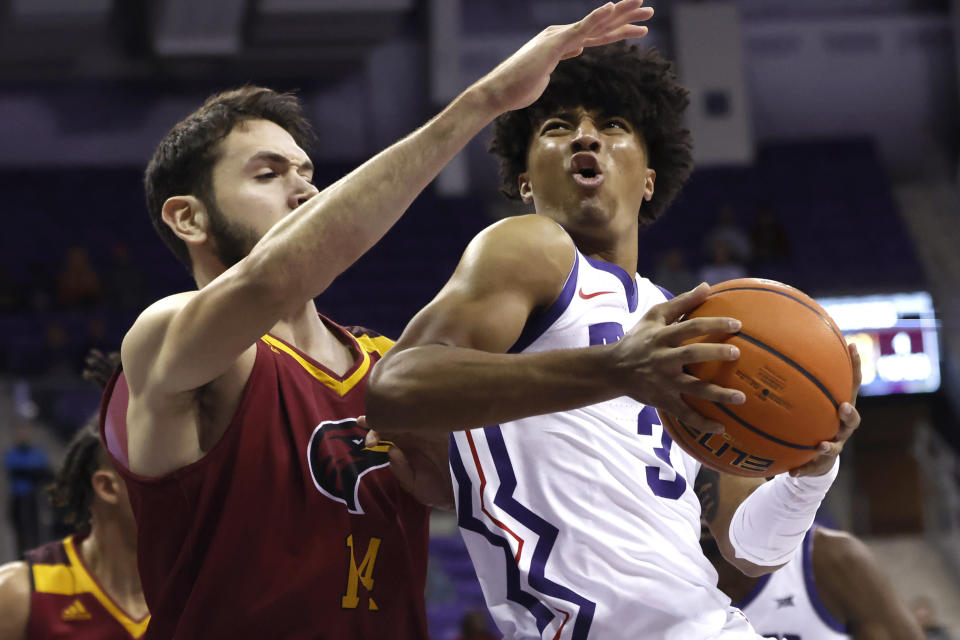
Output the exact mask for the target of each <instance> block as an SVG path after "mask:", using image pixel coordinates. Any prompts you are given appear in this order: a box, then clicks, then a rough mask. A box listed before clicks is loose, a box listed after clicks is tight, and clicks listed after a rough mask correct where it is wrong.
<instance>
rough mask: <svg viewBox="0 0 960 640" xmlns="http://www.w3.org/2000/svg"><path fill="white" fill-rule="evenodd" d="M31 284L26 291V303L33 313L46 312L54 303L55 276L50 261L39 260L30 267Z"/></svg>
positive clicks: (28, 284) (29, 283)
mask: <svg viewBox="0 0 960 640" xmlns="http://www.w3.org/2000/svg"><path fill="white" fill-rule="evenodd" d="M28 272H29V273H30V282H28V283H27V286H26V288H25V289H24V303H25V304H26V305H27V306H28V307H29V308H30V310H32V311H46V310H47V309H49V308H50V304H51V302H52V301H53V280H54V278H53V274H52V272H51V266H50V261H47V260H38V261H36V262H34V263H32V264H31V265H30V268H29V269H28Z"/></svg>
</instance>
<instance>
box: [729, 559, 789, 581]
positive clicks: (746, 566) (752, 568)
mask: <svg viewBox="0 0 960 640" xmlns="http://www.w3.org/2000/svg"><path fill="white" fill-rule="evenodd" d="M731 564H733V566H735V567H736V568H737V569H739V570H740V573H742V574H743V575H745V576H747V577H750V578H762V577H763V576H765V575H767V574H768V573H773V572H774V571H776V570H777V569H779V568H780V567H782V566H783V565H782V564H778V565H776V566H774V567H765V566H762V565H759V564H753V563H752V562H747V561H746V560H739V559H738V560H737V562H734V563H731Z"/></svg>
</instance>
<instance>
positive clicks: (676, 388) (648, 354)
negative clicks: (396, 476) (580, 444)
mask: <svg viewBox="0 0 960 640" xmlns="http://www.w3.org/2000/svg"><path fill="white" fill-rule="evenodd" d="M574 251H575V249H574V246H573V242H572V241H571V239H570V237H569V236H568V235H567V234H566V232H564V231H563V230H562V229H561V228H560V227H559V226H558V225H557V224H556V223H554V222H553V221H552V220H549V219H547V218H545V217H542V216H538V215H530V216H524V217H521V218H511V219H507V220H504V221H502V222H500V223H497V224H495V225H493V226H492V227H490V228H488V229H487V230H486V231H484V232H483V233H481V234H480V235H479V236H477V238H476V239H474V241H473V242H472V243H471V244H470V246H469V247H468V248H467V250H466V252H465V253H464V256H463V258H462V260H461V261H460V264H459V265H458V267H457V269H456V271H455V272H454V274H453V276H452V277H451V279H450V281H449V282H448V283H447V284H446V286H445V287H444V288H443V289H442V290H441V291H440V293H439V294H438V295H437V297H436V298H435V299H434V300H433V301H432V302H431V303H430V304H429V305H427V306H426V307H425V308H424V309H423V310H422V311H421V312H420V313H418V314H417V315H416V316H415V317H414V319H413V320H412V321H411V322H410V324H409V325H408V326H407V328H406V330H405V331H404V332H403V335H402V336H401V337H400V339H399V340H398V342H397V344H396V346H394V348H393V349H391V350H390V352H389V353H388V354H387V355H386V357H384V359H383V360H381V361H380V362H379V363H378V364H377V366H376V368H375V369H374V372H373V375H372V378H371V381H370V386H369V388H368V392H367V418H368V420H369V421H370V425H371V426H372V427H373V428H375V429H377V430H379V431H380V432H381V434H382V435H384V437H388V436H390V434H391V433H392V432H402V431H416V430H420V429H432V430H442V431H443V430H445V431H449V430H457V429H465V428H472V427H479V426H486V425H491V424H498V423H500V422H504V421H508V420H514V419H518V418H522V417H527V416H531V415H539V414H544V413H551V412H555V411H564V410H568V409H573V408H576V407H582V406H586V405H589V404H594V403H597V402H601V401H603V400H608V399H610V398H615V397H619V396H625V395H629V396H632V397H636V398H637V399H639V400H640V401H642V402H645V403H648V404H654V405H655V406H664V405H666V406H669V407H670V410H671V411H676V412H679V413H680V414H681V415H683V416H684V420H690V421H691V422H693V423H694V424H698V425H703V427H704V428H712V427H710V426H709V425H708V424H707V421H706V419H705V418H703V416H700V415H699V414H696V413H695V412H693V411H692V409H690V408H689V406H688V405H687V404H686V403H685V402H683V401H682V400H680V393H681V391H682V392H683V393H685V394H687V395H697V396H701V397H709V398H712V399H714V400H716V401H718V402H729V401H731V391H729V390H725V389H721V388H719V387H716V386H715V385H705V384H703V383H700V382H699V381H697V380H696V379H694V378H690V377H689V376H686V374H684V373H683V370H682V365H683V364H684V363H687V362H693V361H698V360H726V359H733V358H735V357H736V356H735V354H733V353H731V352H730V351H729V349H728V348H727V347H725V346H723V345H719V344H712V343H704V344H696V345H691V346H687V347H681V348H678V347H676V346H675V345H676V344H678V343H679V342H680V341H681V340H683V339H685V338H687V337H690V336H691V335H700V334H710V333H713V334H721V333H724V332H729V331H731V330H732V329H731V326H730V324H729V323H730V319H729V318H703V319H697V320H692V321H689V322H684V323H681V324H682V326H681V325H676V324H672V323H673V322H674V320H676V319H677V318H679V317H680V316H681V315H682V314H683V313H685V312H686V311H689V310H690V309H693V308H694V307H696V306H697V305H699V304H700V303H701V302H702V301H703V299H704V297H705V296H706V291H707V287H701V288H698V289H697V290H695V291H694V292H688V293H687V294H683V295H681V296H677V298H674V299H673V300H671V301H669V302H665V303H663V304H660V305H656V306H655V307H653V309H651V311H650V312H648V314H647V315H646V317H645V318H644V319H643V320H641V322H640V323H638V325H637V326H636V327H635V328H634V329H633V330H631V331H630V332H629V333H628V334H627V335H626V336H625V337H624V338H623V339H622V340H621V341H619V342H617V343H615V344H612V345H603V346H593V347H584V348H581V349H562V350H556V351H546V352H541V353H522V354H507V353H505V352H506V351H507V350H508V349H509V348H510V347H511V346H513V344H514V343H515V342H516V341H517V339H518V338H519V337H520V335H521V332H522V331H523V328H524V326H525V324H526V322H527V320H528V318H529V317H530V315H531V313H533V312H534V310H538V309H545V308H546V307H548V306H549V305H550V304H551V303H552V302H553V301H554V300H555V299H556V298H557V296H558V295H559V294H560V291H561V290H562V288H563V285H564V283H565V282H566V278H567V277H568V275H569V274H570V270H571V268H572V267H573V264H574V255H575V253H574Z"/></svg>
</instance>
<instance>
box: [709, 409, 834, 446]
mask: <svg viewBox="0 0 960 640" xmlns="http://www.w3.org/2000/svg"><path fill="white" fill-rule="evenodd" d="M713 404H715V405H716V407H717V408H718V409H720V411H723V412H724V413H725V414H727V415H728V416H730V417H731V418H733V419H734V420H736V421H737V422H739V423H740V424H741V425H743V426H744V427H746V428H747V429H750V431H753V432H754V433H756V434H757V435H761V436H763V437H764V438H766V439H767V440H770V441H772V442H775V443H777V444H779V445H783V446H784V447H790V448H791V449H806V450H808V451H810V450H813V449H816V448H817V446H818V445H812V446H810V445H805V444H797V443H796V442H790V441H788V440H782V439H780V438H778V437H776V436H772V435H770V434H769V433H767V432H765V431H762V430H761V429H758V428H757V427H755V426H753V425H752V424H750V423H749V422H747V421H746V420H744V419H743V418H741V417H740V416H738V415H737V414H735V413H734V412H733V411H730V410H729V409H727V408H726V407H725V406H723V405H722V404H720V403H719V402H714V403H713Z"/></svg>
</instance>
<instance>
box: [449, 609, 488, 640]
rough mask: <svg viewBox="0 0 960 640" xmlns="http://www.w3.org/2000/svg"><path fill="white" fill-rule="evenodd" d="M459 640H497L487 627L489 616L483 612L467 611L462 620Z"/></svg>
mask: <svg viewBox="0 0 960 640" xmlns="http://www.w3.org/2000/svg"><path fill="white" fill-rule="evenodd" d="M457 640H497V636H495V635H494V634H493V633H491V631H490V628H489V627H488V626H487V616H485V615H484V613H483V612H482V611H476V610H474V611H467V612H466V613H465V614H463V618H462V619H461V620H460V635H459V636H457Z"/></svg>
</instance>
